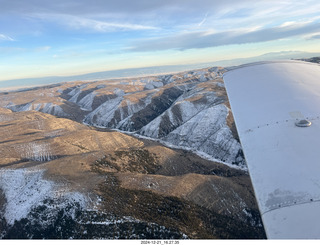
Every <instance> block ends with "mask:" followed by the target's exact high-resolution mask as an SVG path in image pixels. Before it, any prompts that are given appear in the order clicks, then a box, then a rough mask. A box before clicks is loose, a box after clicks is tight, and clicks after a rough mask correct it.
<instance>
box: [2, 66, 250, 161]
mask: <svg viewBox="0 0 320 245" xmlns="http://www.w3.org/2000/svg"><path fill="white" fill-rule="evenodd" d="M222 71H223V69H221V68H217V67H213V68H210V69H202V70H197V71H189V72H184V73H181V74H178V75H161V76H156V77H145V78H140V79H139V78H137V79H135V80H132V79H123V80H112V81H108V82H105V83H102V82H101V81H99V83H98V84H95V83H96V82H92V83H85V84H81V83H80V84H78V85H77V84H76V85H74V84H72V87H69V88H66V89H64V90H63V92H62V94H61V95H58V96H61V97H60V98H59V99H60V101H62V102H63V100H62V99H61V98H63V99H64V100H68V103H65V107H61V106H60V105H56V104H54V103H36V102H34V101H36V100H34V101H31V102H28V103H25V104H20V105H15V104H14V101H13V102H12V103H10V104H7V106H6V107H7V108H9V109H11V110H13V111H26V110H37V111H41V112H44V113H48V114H52V115H55V116H61V117H69V118H70V117H71V118H72V119H73V118H74V115H68V114H67V113H65V112H64V110H63V109H62V108H65V110H66V111H68V112H69V113H70V112H71V111H75V112H77V111H79V110H78V109H81V110H82V112H81V113H83V117H82V118H83V120H82V122H83V123H85V124H87V125H93V126H96V127H106V128H110V129H118V130H122V131H124V132H126V133H128V132H135V133H137V134H140V135H142V136H147V137H150V138H152V139H161V140H162V141H164V142H167V143H168V144H171V145H175V146H179V147H187V148H190V149H193V150H195V151H200V152H204V153H206V154H209V155H211V156H212V157H213V158H215V159H220V160H221V161H222V162H228V163H230V164H232V163H235V164H240V165H244V164H245V163H244V159H243V155H242V151H241V147H240V144H239V142H238V141H237V140H236V139H235V138H234V136H233V134H232V132H231V130H230V128H229V127H228V125H227V122H226V119H227V116H228V109H227V108H226V107H225V106H223V105H224V103H225V102H226V101H227V98H226V93H225V88H224V84H223V81H222V79H221V75H222ZM102 88H105V89H104V90H100V91H97V90H99V89H102ZM48 93H51V90H50V91H48ZM51 94H52V93H51ZM42 97H43V96H42ZM42 99H43V98H42ZM69 102H72V103H69ZM219 105H221V106H219Z"/></svg>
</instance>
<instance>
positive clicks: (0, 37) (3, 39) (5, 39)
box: [0, 34, 14, 41]
mask: <svg viewBox="0 0 320 245" xmlns="http://www.w3.org/2000/svg"><path fill="white" fill-rule="evenodd" d="M0 41H14V39H13V38H11V37H9V36H7V35H4V34H0Z"/></svg>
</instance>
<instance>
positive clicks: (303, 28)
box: [130, 23, 320, 51]
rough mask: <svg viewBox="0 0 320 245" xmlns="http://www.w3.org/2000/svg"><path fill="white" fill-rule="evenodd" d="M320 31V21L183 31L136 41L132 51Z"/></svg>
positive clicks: (197, 46)
mask: <svg viewBox="0 0 320 245" xmlns="http://www.w3.org/2000/svg"><path fill="white" fill-rule="evenodd" d="M319 31H320V23H308V24H304V25H301V24H297V25H296V26H293V25H292V24H291V25H285V26H278V27H273V28H264V29H256V30H253V31H247V32H246V31H225V32H218V33H208V32H205V31H201V32H192V33H183V34H178V35H174V36H169V37H162V38H154V39H149V40H145V41H140V42H136V43H135V44H134V45H133V46H132V47H131V48H130V50H131V51H159V50H168V49H179V50H186V49H201V48H209V47H217V46H223V45H232V44H246V43H257V42H266V41H273V40H279V39H283V38H289V37H293V36H298V35H305V34H310V33H315V32H319Z"/></svg>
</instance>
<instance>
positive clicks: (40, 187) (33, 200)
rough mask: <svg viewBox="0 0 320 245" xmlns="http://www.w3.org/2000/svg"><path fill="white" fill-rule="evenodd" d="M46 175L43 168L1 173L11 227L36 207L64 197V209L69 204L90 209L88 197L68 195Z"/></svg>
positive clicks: (12, 170) (10, 170)
mask: <svg viewBox="0 0 320 245" xmlns="http://www.w3.org/2000/svg"><path fill="white" fill-rule="evenodd" d="M43 174H44V170H39V169H9V170H0V177H1V178H0V188H1V189H2V190H3V192H4V195H5V198H6V205H5V210H4V217H5V219H6V221H7V223H8V224H9V225H13V224H14V222H15V221H19V220H21V219H23V218H26V217H27V216H28V214H29V213H30V211H31V210H32V209H33V208H35V207H37V206H41V205H45V203H44V201H45V200H46V199H51V198H58V199H59V198H60V199H61V200H63V202H61V203H60V205H62V206H63V205H65V204H66V203H78V204H80V206H81V207H83V208H84V207H86V206H87V199H86V198H85V196H84V195H82V194H81V193H78V192H68V190H67V189H66V188H65V186H61V185H60V186H59V185H57V184H56V183H54V182H53V181H49V180H45V179H44V178H43ZM61 187H63V188H61Z"/></svg>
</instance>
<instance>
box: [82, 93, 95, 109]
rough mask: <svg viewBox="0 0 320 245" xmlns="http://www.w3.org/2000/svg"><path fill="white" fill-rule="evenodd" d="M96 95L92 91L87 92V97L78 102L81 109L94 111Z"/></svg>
mask: <svg viewBox="0 0 320 245" xmlns="http://www.w3.org/2000/svg"><path fill="white" fill-rule="evenodd" d="M95 96H96V93H95V92H91V93H90V94H87V95H86V96H85V97H83V98H82V99H81V100H80V101H79V102H78V103H77V104H78V105H79V106H80V109H81V110H84V111H92V103H93V100H94V97H95Z"/></svg>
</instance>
